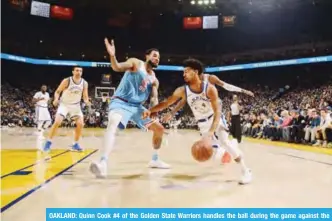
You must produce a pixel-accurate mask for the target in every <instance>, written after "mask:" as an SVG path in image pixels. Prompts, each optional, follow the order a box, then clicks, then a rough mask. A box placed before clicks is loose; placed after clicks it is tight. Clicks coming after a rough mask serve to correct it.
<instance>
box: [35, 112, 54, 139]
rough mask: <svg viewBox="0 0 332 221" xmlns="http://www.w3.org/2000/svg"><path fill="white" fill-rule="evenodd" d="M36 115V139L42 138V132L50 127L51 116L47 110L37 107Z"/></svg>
mask: <svg viewBox="0 0 332 221" xmlns="http://www.w3.org/2000/svg"><path fill="white" fill-rule="evenodd" d="M36 112H38V113H37V120H38V121H37V130H38V137H39V138H44V136H43V135H44V131H45V130H46V129H47V128H49V126H50V125H51V115H50V112H49V111H48V109H47V108H44V107H38V109H37V110H36Z"/></svg>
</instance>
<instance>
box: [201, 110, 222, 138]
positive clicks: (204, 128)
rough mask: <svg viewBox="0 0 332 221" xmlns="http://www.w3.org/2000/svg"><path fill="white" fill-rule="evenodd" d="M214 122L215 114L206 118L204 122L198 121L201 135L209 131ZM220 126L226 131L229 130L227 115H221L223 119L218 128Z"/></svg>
mask: <svg viewBox="0 0 332 221" xmlns="http://www.w3.org/2000/svg"><path fill="white" fill-rule="evenodd" d="M200 120H201V121H202V120H203V119H200ZM212 123H213V115H212V116H211V117H210V118H207V119H205V121H204V122H198V123H197V125H198V128H199V132H200V133H201V135H204V134H206V133H208V132H209V130H210V128H211V125H212ZM220 127H221V128H223V129H224V130H225V131H228V126H227V122H226V119H225V116H224V115H223V114H222V115H221V119H220V121H219V125H218V127H217V130H218V129H219V128H220ZM217 130H216V131H217Z"/></svg>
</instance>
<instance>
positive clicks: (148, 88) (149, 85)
mask: <svg viewBox="0 0 332 221" xmlns="http://www.w3.org/2000/svg"><path fill="white" fill-rule="evenodd" d="M105 46H106V49H107V52H108V54H109V55H110V60H111V65H112V69H113V70H114V71H117V72H125V73H124V76H123V77H122V79H121V82H120V84H119V86H118V88H117V89H116V91H115V93H114V96H113V97H112V100H111V102H110V105H109V114H108V126H107V130H106V133H105V137H104V145H103V151H102V156H101V158H100V161H99V162H94V163H92V164H91V165H90V170H91V172H92V173H93V174H95V176H96V177H98V178H103V177H105V176H106V175H107V161H108V157H109V154H110V153H111V151H112V149H113V146H114V140H115V133H116V130H117V128H119V129H125V128H126V126H127V123H128V121H132V122H134V123H135V124H136V125H137V126H138V127H139V128H141V129H145V130H151V131H153V138H152V143H153V144H152V145H153V149H154V150H153V155H152V160H151V161H150V163H149V165H148V166H149V167H150V168H162V169H168V168H170V166H169V165H168V164H166V163H164V162H162V161H161V160H160V159H159V157H158V150H159V149H160V147H161V143H162V137H163V133H164V128H163V126H162V125H161V124H160V123H159V122H157V120H152V119H150V118H147V119H145V120H143V119H142V118H141V116H142V113H143V111H145V110H146V109H145V107H143V103H144V102H145V101H146V100H147V99H148V98H149V96H151V99H150V103H151V104H150V105H152V106H154V105H156V104H157V103H158V87H159V81H158V80H157V78H156V76H155V73H154V71H153V69H154V68H156V67H157V66H158V64H159V59H160V54H159V51H158V49H150V50H148V51H147V52H146V54H145V57H146V60H145V62H144V61H141V60H139V59H136V58H129V59H128V60H127V61H125V62H121V63H119V62H118V61H117V59H116V57H115V46H114V41H113V40H112V41H111V43H110V42H109V41H108V40H107V39H105Z"/></svg>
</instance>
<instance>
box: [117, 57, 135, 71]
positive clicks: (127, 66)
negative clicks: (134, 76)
mask: <svg viewBox="0 0 332 221" xmlns="http://www.w3.org/2000/svg"><path fill="white" fill-rule="evenodd" d="M136 62H138V61H137V59H136V58H129V59H128V60H127V61H125V62H118V61H117V60H116V57H115V55H114V56H111V66H112V69H113V71H116V72H125V71H127V70H133V69H135V64H136Z"/></svg>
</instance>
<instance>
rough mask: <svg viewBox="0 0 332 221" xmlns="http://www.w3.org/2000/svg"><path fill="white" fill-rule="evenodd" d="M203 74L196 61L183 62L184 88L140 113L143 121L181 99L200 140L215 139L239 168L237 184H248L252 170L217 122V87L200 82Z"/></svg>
mask: <svg viewBox="0 0 332 221" xmlns="http://www.w3.org/2000/svg"><path fill="white" fill-rule="evenodd" d="M202 72H203V65H202V63H201V62H200V61H198V60H196V59H188V60H186V61H185V62H184V74H183V76H184V80H185V82H186V85H185V86H182V87H179V88H177V89H176V90H175V91H174V93H173V95H171V96H170V97H169V98H167V100H166V101H163V102H161V103H159V104H158V105H156V106H155V107H152V108H150V109H149V110H147V111H145V112H144V113H143V119H144V118H146V117H148V116H150V114H151V113H157V112H159V111H161V110H164V109H165V108H167V107H169V106H171V105H172V104H173V103H175V102H176V101H178V100H179V99H181V100H182V101H186V102H187V103H188V105H189V106H190V108H191V110H192V112H193V114H194V116H195V119H196V121H197V122H198V127H199V129H200V132H201V134H202V136H203V139H209V140H211V141H212V139H214V138H215V134H216V135H217V139H218V141H219V142H220V144H221V145H222V146H223V147H225V149H226V150H227V152H229V153H230V154H231V155H232V157H233V159H235V161H236V162H238V163H239V164H240V165H241V168H242V175H243V176H242V178H241V180H240V182H239V183H240V184H247V183H250V182H251V179H252V174H251V170H250V169H249V168H247V167H246V165H245V163H244V160H243V156H242V153H241V151H240V150H239V149H238V146H237V145H233V143H232V142H231V141H230V140H229V139H228V133H227V132H226V131H225V127H224V126H223V124H222V122H221V120H220V118H221V110H220V105H219V98H218V91H217V89H216V87H215V86H214V85H212V84H209V83H208V82H206V81H202V79H201V78H200V74H201V73H202Z"/></svg>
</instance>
